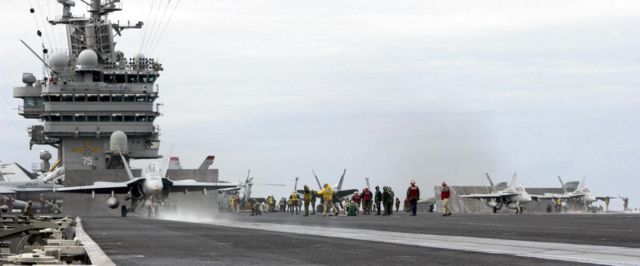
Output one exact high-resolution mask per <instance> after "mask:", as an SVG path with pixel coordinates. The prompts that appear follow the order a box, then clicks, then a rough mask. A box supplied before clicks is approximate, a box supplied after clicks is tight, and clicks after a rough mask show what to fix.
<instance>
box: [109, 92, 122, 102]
mask: <svg viewBox="0 0 640 266" xmlns="http://www.w3.org/2000/svg"><path fill="white" fill-rule="evenodd" d="M111 101H113V102H122V95H119V94H114V95H113V96H111Z"/></svg>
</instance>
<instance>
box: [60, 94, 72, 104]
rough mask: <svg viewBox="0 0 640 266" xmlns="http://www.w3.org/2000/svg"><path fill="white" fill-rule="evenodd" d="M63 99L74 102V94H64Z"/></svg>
mask: <svg viewBox="0 0 640 266" xmlns="http://www.w3.org/2000/svg"><path fill="white" fill-rule="evenodd" d="M62 101H63V102H73V95H71V94H64V95H62Z"/></svg>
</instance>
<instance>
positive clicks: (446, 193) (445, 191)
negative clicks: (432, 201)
mask: <svg viewBox="0 0 640 266" xmlns="http://www.w3.org/2000/svg"><path fill="white" fill-rule="evenodd" d="M449 197H451V191H450V190H449V186H447V183H445V182H442V192H440V199H441V200H442V212H443V214H442V216H450V215H451V210H449Z"/></svg>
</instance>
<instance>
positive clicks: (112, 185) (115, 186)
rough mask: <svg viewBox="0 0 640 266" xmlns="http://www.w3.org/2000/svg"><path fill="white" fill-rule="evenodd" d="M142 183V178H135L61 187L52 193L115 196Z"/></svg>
mask: <svg viewBox="0 0 640 266" xmlns="http://www.w3.org/2000/svg"><path fill="white" fill-rule="evenodd" d="M138 182H144V178H141V177H139V178H135V179H132V180H129V181H126V182H95V183H93V185H90V186H74V187H61V188H56V189H54V190H53V191H56V192H64V193H94V192H95V193H97V194H110V193H111V192H112V191H113V192H115V193H117V194H124V193H127V192H129V190H130V189H129V188H130V187H131V186H132V185H134V184H136V183H138Z"/></svg>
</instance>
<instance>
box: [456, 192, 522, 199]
mask: <svg viewBox="0 0 640 266" xmlns="http://www.w3.org/2000/svg"><path fill="white" fill-rule="evenodd" d="M517 194H518V193H490V194H469V195H461V196H460V197H461V198H469V199H496V198H502V197H508V196H514V195H517Z"/></svg>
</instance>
